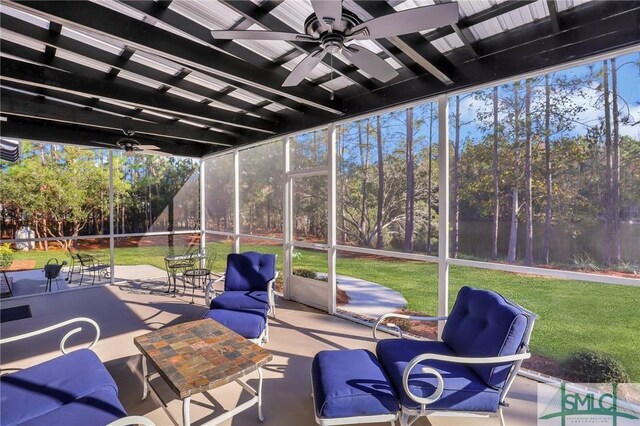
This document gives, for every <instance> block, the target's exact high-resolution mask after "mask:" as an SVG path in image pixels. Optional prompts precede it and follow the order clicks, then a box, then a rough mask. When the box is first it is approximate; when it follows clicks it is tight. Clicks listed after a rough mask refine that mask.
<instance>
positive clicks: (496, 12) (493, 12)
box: [424, 0, 538, 42]
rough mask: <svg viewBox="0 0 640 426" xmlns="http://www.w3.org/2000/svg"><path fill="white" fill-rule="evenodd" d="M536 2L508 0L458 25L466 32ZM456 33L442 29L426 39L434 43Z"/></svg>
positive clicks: (445, 28) (530, 0)
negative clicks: (470, 28)
mask: <svg viewBox="0 0 640 426" xmlns="http://www.w3.org/2000/svg"><path fill="white" fill-rule="evenodd" d="M536 1H538V0H506V1H504V2H502V3H500V4H497V5H495V6H492V7H490V8H488V9H485V10H483V11H481V12H478V13H476V14H473V15H470V16H467V17H466V18H462V19H460V20H459V21H458V23H457V25H458V28H460V30H466V29H468V28H469V27H472V26H474V25H477V24H479V23H481V22H485V21H488V20H489V19H493V18H496V17H498V16H500V15H504V14H505V13H509V12H511V11H513V10H516V9H520V8H521V7H524V6H527V5H529V4H531V3H535V2H536ZM454 32H455V31H454V30H453V28H451V27H442V28H438V29H437V30H434V31H431V32H429V33H427V34H425V36H424V37H425V38H426V39H427V40H428V41H429V42H432V41H433V40H437V39H439V38H442V37H444V36H447V35H449V34H453V33H454Z"/></svg>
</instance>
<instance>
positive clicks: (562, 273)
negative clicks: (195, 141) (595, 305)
mask: <svg viewBox="0 0 640 426" xmlns="http://www.w3.org/2000/svg"><path fill="white" fill-rule="evenodd" d="M637 52H640V47H639V46H634V47H631V48H625V49H620V50H617V51H613V52H608V53H606V54H600V55H595V56H591V57H589V58H585V59H580V60H577V61H572V62H569V63H566V64H563V65H558V66H553V67H549V68H544V69H541V70H537V71H536V72H532V73H528V74H524V75H520V76H517V77H514V78H509V79H504V80H499V81H495V82H492V83H488V84H483V85H480V86H476V87H471V88H466V89H464V90H459V91H452V92H451V93H448V94H446V95H440V96H437V97H435V98H428V99H424V100H421V101H419V102H411V103H407V104H404V105H401V106H395V107H393V108H389V109H386V110H381V111H376V112H375V113H368V114H365V115H362V116H359V117H355V118H349V119H347V120H340V121H338V120H337V121H335V122H332V123H330V124H329V125H328V126H320V127H315V128H310V129H306V131H305V133H307V132H311V131H314V130H320V129H327V136H328V141H327V143H328V154H329V158H328V165H327V167H322V168H317V169H316V170H307V171H303V172H295V171H294V172H292V171H290V158H289V144H290V141H291V140H292V138H293V137H295V136H296V135H299V134H300V133H296V134H290V135H286V136H284V137H282V138H281V139H280V143H281V144H282V147H283V164H284V165H285V166H284V167H285V178H284V182H283V186H284V188H285V191H284V197H283V212H284V214H283V217H284V220H285V223H284V224H283V230H284V237H283V238H273V237H265V236H259V235H248V234H243V233H241V232H239V230H240V223H239V219H240V218H239V215H238V209H239V204H238V196H239V193H240V188H239V183H240V182H239V173H238V170H239V164H238V153H239V151H241V150H246V149H250V148H251V147H253V146H260V145H262V144H264V143H273V142H274V140H273V139H271V140H265V141H262V142H260V143H257V144H254V145H248V146H243V147H242V148H235V149H233V150H228V151H224V152H220V153H215V154H211V155H208V156H205V157H203V158H202V161H203V162H205V161H206V160H207V159H210V158H216V157H220V156H223V155H229V153H230V152H232V153H233V158H234V180H233V187H234V191H233V192H234V198H235V201H234V206H235V216H234V217H235V220H234V232H220V231H212V230H207V229H203V230H202V233H203V235H216V236H225V237H231V238H233V241H234V246H233V248H234V251H240V250H241V244H240V240H241V239H242V238H251V239H254V240H263V241H270V242H282V243H283V253H284V269H285V271H284V276H285V277H287V276H288V273H290V271H291V262H290V259H291V249H292V248H294V247H301V248H310V249H316V250H318V249H320V250H326V251H327V264H328V268H329V270H328V285H329V300H328V309H327V312H328V313H329V314H332V315H338V316H345V315H343V314H341V313H339V312H337V310H336V291H337V286H336V255H337V253H338V252H351V253H355V254H373V255H379V256H384V257H389V258H396V259H403V260H415V261H423V262H430V263H437V264H438V315H439V316H446V315H448V312H449V267H450V266H452V265H454V266H467V267H473V268H481V269H489V270H497V271H504V272H514V273H523V274H533V275H540V276H546V277H553V278H562V279H572V280H580V281H587V282H598V283H607V284H620V285H632V286H640V280H637V279H634V278H625V277H618V276H612V275H601V274H595V273H587V272H575V271H567V270H561V269H550V268H540V267H531V266H521V265H515V264H506V263H496V262H491V261H475V260H466V259H456V258H452V257H450V251H449V245H450V243H449V229H450V226H449V225H450V221H449V206H450V199H449V195H450V190H449V179H450V169H449V149H448V146H449V113H448V112H449V100H450V99H451V98H452V97H455V96H456V95H457V94H460V93H469V92H473V91H476V90H481V89H485V88H489V87H493V86H495V85H500V84H506V83H510V82H514V81H518V80H522V79H525V78H529V77H534V76H540V75H544V74H547V73H551V72H557V71H562V70H566V69H569V68H572V67H575V66H578V65H581V64H586V63H592V62H595V61H598V60H602V59H608V58H612V57H616V56H620V55H624V54H629V53H637ZM428 102H437V106H438V117H439V118H440V119H439V120H438V126H439V132H438V149H439V152H438V162H439V181H440V184H439V199H440V203H439V206H438V210H439V224H438V256H430V255H425V254H417V253H403V252H396V251H390V250H379V249H374V248H364V247H354V246H347V245H340V244H337V240H336V192H337V189H336V149H335V146H336V133H335V128H336V127H337V126H338V125H340V124H344V123H347V122H353V121H357V120H359V119H362V118H365V117H370V116H372V115H377V114H382V113H385V112H389V111H398V110H402V109H405V108H409V107H413V106H416V105H421V104H425V103H428ZM318 174H326V175H327V176H328V188H327V194H328V199H327V204H328V212H327V223H328V224H329V230H328V236H327V237H328V238H327V244H326V245H318V244H311V243H302V242H294V241H293V240H292V235H291V226H292V224H291V221H292V217H291V214H290V212H288V211H287V203H289V199H290V197H291V193H290V191H291V188H290V180H291V178H292V177H293V176H303V175H306V176H311V175H318ZM201 176H202V177H203V179H206V177H205V175H204V174H201ZM204 196H206V195H204V194H203V197H204ZM202 200H204V198H203V199H202ZM201 209H204V204H201ZM201 223H202V224H204V222H201ZM287 287H288V286H287V283H285V294H284V296H285V297H288V290H286V289H287ZM345 317H346V316H345ZM442 326H443V324H442V323H441V324H439V329H440V330H441V327H442Z"/></svg>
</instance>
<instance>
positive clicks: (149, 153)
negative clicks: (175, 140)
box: [135, 150, 174, 157]
mask: <svg viewBox="0 0 640 426" xmlns="http://www.w3.org/2000/svg"><path fill="white" fill-rule="evenodd" d="M135 153H136V154H145V155H157V156H160V157H173V156H174V155H173V154H169V153H167V152H162V151H146V150H142V151H135Z"/></svg>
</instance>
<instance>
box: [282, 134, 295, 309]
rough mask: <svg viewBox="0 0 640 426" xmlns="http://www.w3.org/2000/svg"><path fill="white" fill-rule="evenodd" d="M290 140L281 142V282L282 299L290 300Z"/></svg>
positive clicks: (291, 251)
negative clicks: (282, 187)
mask: <svg viewBox="0 0 640 426" xmlns="http://www.w3.org/2000/svg"><path fill="white" fill-rule="evenodd" d="M289 146H290V139H289V138H284V139H283V140H282V157H283V166H284V174H283V180H284V182H283V185H284V191H283V197H282V203H283V204H282V216H283V217H282V219H283V220H284V223H283V224H282V225H283V226H282V233H283V243H282V244H283V247H282V248H283V251H284V259H283V262H282V264H283V265H282V266H283V268H282V280H283V282H284V298H285V299H289V298H290V292H291V291H290V285H289V277H290V276H291V258H292V256H293V249H292V247H291V239H292V227H291V215H292V211H291V200H292V198H291V197H292V196H293V192H292V189H291V187H292V182H291V178H290V177H289V171H290V170H291V156H290V153H289Z"/></svg>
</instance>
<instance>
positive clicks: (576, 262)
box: [571, 253, 600, 272]
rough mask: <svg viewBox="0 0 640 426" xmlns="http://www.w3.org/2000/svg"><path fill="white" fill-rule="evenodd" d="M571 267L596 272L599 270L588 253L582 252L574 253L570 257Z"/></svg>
mask: <svg viewBox="0 0 640 426" xmlns="http://www.w3.org/2000/svg"><path fill="white" fill-rule="evenodd" d="M571 269H578V270H581V271H594V272H597V271H599V270H600V266H598V264H597V262H596V261H595V260H593V258H592V257H591V256H589V254H588V253H583V254H576V255H575V256H573V257H572V258H571Z"/></svg>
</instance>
